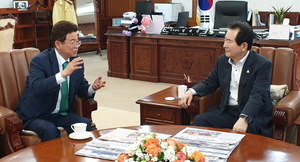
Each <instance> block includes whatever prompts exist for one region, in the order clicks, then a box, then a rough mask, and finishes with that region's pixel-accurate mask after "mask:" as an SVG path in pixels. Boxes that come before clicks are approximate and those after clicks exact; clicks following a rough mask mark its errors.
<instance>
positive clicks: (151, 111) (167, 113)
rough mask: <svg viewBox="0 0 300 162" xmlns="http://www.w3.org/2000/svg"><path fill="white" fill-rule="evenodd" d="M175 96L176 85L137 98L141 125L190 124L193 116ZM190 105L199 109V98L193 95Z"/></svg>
mask: <svg viewBox="0 0 300 162" xmlns="http://www.w3.org/2000/svg"><path fill="white" fill-rule="evenodd" d="M177 96H178V95H177V86H172V87H169V88H166V89H164V90H162V91H159V92H156V93H154V94H151V95H149V96H146V97H144V98H141V99H139V100H137V101H136V103H137V104H140V119H141V125H149V124H173V125H190V124H191V123H192V121H193V118H191V117H190V116H189V115H188V113H187V112H186V109H184V108H181V107H180V105H179V101H180V99H179V98H178V97H177ZM166 97H175V100H172V101H168V100H165V98H166ZM190 107H192V109H197V110H199V99H198V98H195V97H194V99H193V101H192V104H191V106H190Z"/></svg>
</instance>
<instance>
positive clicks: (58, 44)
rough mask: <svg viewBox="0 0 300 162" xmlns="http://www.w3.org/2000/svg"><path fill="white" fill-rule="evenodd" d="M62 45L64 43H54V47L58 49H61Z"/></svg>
mask: <svg viewBox="0 0 300 162" xmlns="http://www.w3.org/2000/svg"><path fill="white" fill-rule="evenodd" d="M61 44H62V42H60V41H55V42H54V47H55V48H57V49H60V47H61Z"/></svg>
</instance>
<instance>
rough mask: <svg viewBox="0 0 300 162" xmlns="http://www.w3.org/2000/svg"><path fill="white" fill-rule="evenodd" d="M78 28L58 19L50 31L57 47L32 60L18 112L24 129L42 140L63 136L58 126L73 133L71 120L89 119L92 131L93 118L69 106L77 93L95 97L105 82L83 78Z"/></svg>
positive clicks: (83, 96)
mask: <svg viewBox="0 0 300 162" xmlns="http://www.w3.org/2000/svg"><path fill="white" fill-rule="evenodd" d="M77 31H78V27H77V25H75V24H73V23H71V22H69V21H60V22H58V23H56V24H55V25H54V26H53V28H52V32H51V41H52V42H53V44H54V47H55V48H50V49H46V50H44V51H42V52H41V53H39V54H38V55H37V56H35V57H34V58H33V59H32V61H31V63H30V71H29V74H28V75H27V81H26V87H25V90H24V93H23V95H22V98H21V101H20V104H19V106H18V107H17V108H16V112H17V113H18V115H19V117H20V118H21V119H22V120H23V124H24V129H27V130H32V131H34V132H36V133H37V134H38V135H39V136H40V137H41V139H42V141H48V140H51V139H54V138H58V137H60V131H59V130H58V129H57V127H58V126H60V127H63V128H64V129H65V130H66V131H67V132H68V133H71V132H72V130H71V128H70V126H71V125H72V124H74V123H79V122H80V123H87V131H91V121H90V120H89V119H87V118H84V117H82V116H79V115H77V114H76V113H75V112H73V111H72V110H71V109H69V106H70V104H71V103H72V102H73V100H74V98H75V96H76V95H77V96H78V97H82V98H93V97H94V95H95V92H96V91H97V90H98V89H100V88H102V87H104V86H105V83H106V82H105V81H102V77H98V78H97V79H96V80H95V81H94V83H93V84H92V85H90V84H88V82H87V80H86V79H85V78H84V64H83V59H82V58H80V57H78V55H77V52H78V48H79V46H80V45H81V42H80V41H79V40H78V34H77ZM63 66H64V67H63ZM61 87H64V88H61ZM65 88H66V89H65ZM62 89H65V90H62Z"/></svg>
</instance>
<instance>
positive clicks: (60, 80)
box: [52, 49, 96, 113]
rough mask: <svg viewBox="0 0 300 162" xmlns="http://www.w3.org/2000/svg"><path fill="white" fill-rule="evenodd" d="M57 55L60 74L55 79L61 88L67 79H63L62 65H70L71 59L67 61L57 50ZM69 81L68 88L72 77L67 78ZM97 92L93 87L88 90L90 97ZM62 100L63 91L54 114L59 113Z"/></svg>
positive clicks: (59, 94)
mask: <svg viewBox="0 0 300 162" xmlns="http://www.w3.org/2000/svg"><path fill="white" fill-rule="evenodd" d="M55 54H56V58H57V62H58V67H59V72H58V73H57V74H55V78H56V82H57V85H59V84H60V87H61V83H62V82H64V81H65V80H66V78H63V77H62V75H61V71H62V70H63V68H62V64H63V63H64V62H66V61H68V62H69V63H70V58H69V59H68V60H65V59H64V58H63V57H62V56H61V55H60V54H59V53H58V52H57V50H56V49H55ZM67 79H68V86H69V85H70V84H69V83H70V76H67ZM95 92H96V91H94V90H93V87H92V85H90V86H89V89H88V95H89V96H92V95H93V94H94V93H95ZM60 100H61V91H59V93H58V99H57V103H56V107H55V109H54V111H53V112H52V113H58V112H59V109H60Z"/></svg>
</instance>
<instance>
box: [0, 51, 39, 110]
mask: <svg viewBox="0 0 300 162" xmlns="http://www.w3.org/2000/svg"><path fill="white" fill-rule="evenodd" d="M38 53H40V51H39V49H37V48H24V49H16V50H12V51H1V52H0V105H2V106H4V107H7V108H9V109H12V110H14V109H15V108H16V107H17V106H18V104H19V101H20V98H21V95H22V93H23V91H24V89H25V85H26V76H27V74H28V73H29V64H30V61H31V60H32V58H33V57H34V56H35V55H37V54H38Z"/></svg>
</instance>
